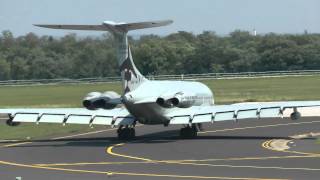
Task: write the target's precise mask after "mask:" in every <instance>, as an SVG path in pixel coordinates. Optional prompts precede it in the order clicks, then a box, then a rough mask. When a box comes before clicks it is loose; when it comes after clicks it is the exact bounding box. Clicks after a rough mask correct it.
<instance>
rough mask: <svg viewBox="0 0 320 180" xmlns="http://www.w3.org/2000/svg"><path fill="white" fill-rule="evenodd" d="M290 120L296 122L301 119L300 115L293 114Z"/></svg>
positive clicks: (297, 113)
mask: <svg viewBox="0 0 320 180" xmlns="http://www.w3.org/2000/svg"><path fill="white" fill-rule="evenodd" d="M290 118H291V120H293V121H296V120H298V119H300V118H301V113H299V112H293V113H291V114H290Z"/></svg>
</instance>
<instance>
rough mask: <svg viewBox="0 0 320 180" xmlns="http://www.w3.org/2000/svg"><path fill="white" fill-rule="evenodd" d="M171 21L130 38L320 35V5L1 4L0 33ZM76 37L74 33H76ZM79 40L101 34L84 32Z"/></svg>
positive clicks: (76, 0)
mask: <svg viewBox="0 0 320 180" xmlns="http://www.w3.org/2000/svg"><path fill="white" fill-rule="evenodd" d="M161 19H172V20H174V24H172V25H170V26H168V27H162V28H155V29H148V30H142V31H135V32H132V33H131V34H150V33H154V34H160V35H164V34H168V33H173V32H176V31H179V30H183V31H189V32H194V33H201V32H202V31H203V30H211V31H215V32H217V34H222V35H224V34H228V33H229V32H231V31H233V30H235V29H241V30H249V31H252V30H253V29H254V28H255V29H256V30H257V32H258V33H268V32H276V33H302V32H303V31H304V30H305V29H307V30H308V32H314V33H320V1H319V0H0V31H3V30H10V31H12V32H13V33H14V35H15V36H19V35H24V34H26V33H28V32H34V33H36V34H39V35H45V34H46V35H53V36H61V35H64V34H67V33H70V32H71V31H62V30H50V29H42V28H38V27H34V26H32V24H39V23H45V24H50V23H52V24H53V23H61V24H100V23H102V21H104V20H112V21H121V22H136V21H145V20H161ZM73 32H74V31H73ZM76 33H78V34H80V35H99V33H97V32H93V33H92V32H86V31H85V32H79V31H77V32H76Z"/></svg>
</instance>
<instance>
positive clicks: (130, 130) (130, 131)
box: [117, 125, 136, 140]
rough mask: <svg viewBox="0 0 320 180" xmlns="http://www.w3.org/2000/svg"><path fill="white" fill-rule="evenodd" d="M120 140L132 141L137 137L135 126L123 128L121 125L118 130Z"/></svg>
mask: <svg viewBox="0 0 320 180" xmlns="http://www.w3.org/2000/svg"><path fill="white" fill-rule="evenodd" d="M117 133H118V139H120V140H132V139H134V138H135V137H136V131H135V129H134V126H132V127H129V126H123V125H120V126H119V128H118V131H117Z"/></svg>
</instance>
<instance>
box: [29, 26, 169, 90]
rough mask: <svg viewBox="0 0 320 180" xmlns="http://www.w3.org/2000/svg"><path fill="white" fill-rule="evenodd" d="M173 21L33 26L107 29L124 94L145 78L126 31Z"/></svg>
mask: <svg viewBox="0 0 320 180" xmlns="http://www.w3.org/2000/svg"><path fill="white" fill-rule="evenodd" d="M172 22H173V21H171V20H165V21H151V22H138V23H115V22H112V21H104V22H103V23H102V24H101V25H43V24H36V25H35V26H39V27H45V28H53V29H71V30H92V31H109V32H110V33H112V34H113V35H114V37H115V40H116V42H117V43H116V46H117V47H116V48H117V57H118V64H119V68H120V72H121V77H122V84H123V89H124V94H125V93H127V92H130V91H132V90H134V89H136V88H137V87H139V86H140V84H142V83H143V82H144V81H146V80H147V79H146V78H145V77H144V76H143V75H142V74H141V73H140V72H139V71H138V69H137V68H136V66H135V64H134V62H133V59H132V54H131V50H130V46H129V43H128V37H127V33H128V31H131V30H136V29H145V28H152V27H160V26H165V25H168V24H171V23H172Z"/></svg>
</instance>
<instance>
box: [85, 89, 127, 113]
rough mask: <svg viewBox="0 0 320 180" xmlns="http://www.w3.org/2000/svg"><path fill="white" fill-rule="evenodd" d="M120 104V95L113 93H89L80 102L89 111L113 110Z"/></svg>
mask: <svg viewBox="0 0 320 180" xmlns="http://www.w3.org/2000/svg"><path fill="white" fill-rule="evenodd" d="M120 103H121V99H120V95H119V94H117V93H116V92H113V91H106V92H104V93H100V92H91V93H88V94H87V96H86V97H85V98H84V99H83V101H82V104H83V106H84V107H85V108H87V109H89V110H97V109H101V108H102V109H113V108H115V107H116V106H117V105H118V104H120Z"/></svg>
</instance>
